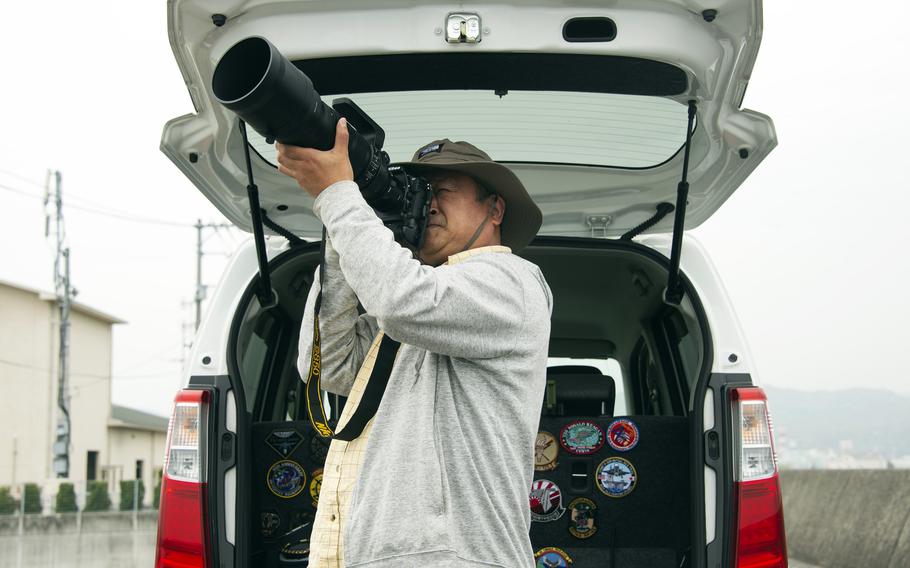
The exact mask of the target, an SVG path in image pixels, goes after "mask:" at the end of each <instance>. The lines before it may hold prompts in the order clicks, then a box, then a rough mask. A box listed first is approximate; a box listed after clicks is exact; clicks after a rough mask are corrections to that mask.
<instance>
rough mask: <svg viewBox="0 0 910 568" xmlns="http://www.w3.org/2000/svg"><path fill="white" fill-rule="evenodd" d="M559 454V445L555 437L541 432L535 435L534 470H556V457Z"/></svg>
mask: <svg viewBox="0 0 910 568" xmlns="http://www.w3.org/2000/svg"><path fill="white" fill-rule="evenodd" d="M558 454H559V444H557V443H556V436H554V435H553V434H550V433H549V432H544V431H543V430H541V431H540V432H538V433H537V441H536V442H535V443H534V469H535V470H537V471H552V470H554V469H556V465H557V464H556V457H557V455H558Z"/></svg>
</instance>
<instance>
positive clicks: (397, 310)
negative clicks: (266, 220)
mask: <svg viewBox="0 0 910 568" xmlns="http://www.w3.org/2000/svg"><path fill="white" fill-rule="evenodd" d="M314 211H315V213H316V214H317V215H318V216H319V218H320V219H321V220H322V222H323V224H324V225H325V226H326V229H327V231H328V234H329V236H330V238H331V239H332V243H333V246H334V247H335V249H336V250H337V251H338V255H339V265H340V267H341V271H342V273H343V274H344V279H345V280H346V281H347V283H348V284H349V285H350V286H351V288H352V289H353V290H354V292H355V293H356V294H357V297H358V298H360V301H361V303H362V304H363V306H364V308H365V309H366V311H367V313H368V314H370V315H372V316H374V317H375V318H376V320H377V323H378V325H379V328H380V329H382V330H383V331H384V332H385V333H386V334H387V335H388V336H389V337H391V338H392V339H395V340H397V341H399V342H401V343H406V344H408V345H413V346H416V347H421V348H423V349H427V350H428V351H431V352H434V353H439V354H442V355H449V356H452V357H471V358H490V357H498V356H501V355H505V354H507V353H509V352H510V351H512V350H513V349H514V347H515V345H516V342H517V341H518V338H517V337H516V333H515V328H516V327H518V325H519V324H520V323H521V320H522V318H523V317H524V314H525V310H524V308H525V296H526V294H527V291H526V290H525V284H524V283H525V282H526V281H527V280H528V278H525V277H523V275H521V274H519V270H517V269H516V268H515V266H514V264H511V263H506V262H502V260H503V259H497V258H495V257H497V256H499V255H494V254H483V255H477V256H476V257H472V258H470V259H468V260H466V261H464V262H461V263H458V264H455V265H452V266H448V265H443V266H439V267H431V266H426V265H423V264H421V263H420V262H419V261H418V260H417V259H415V258H413V255H412V253H411V252H410V251H409V250H407V249H405V248H403V247H402V246H401V245H399V244H398V243H396V242H395V240H394V236H393V234H392V232H391V231H390V230H389V229H388V228H386V227H385V226H384V225H383V223H382V221H380V220H379V218H378V217H377V216H376V214H375V213H374V212H373V210H372V209H371V208H370V206H369V205H368V204H367V203H366V201H365V200H364V199H363V197H362V196H361V194H360V191H359V190H358V188H357V185H356V184H355V183H354V182H350V181H342V182H338V183H335V184H333V185H331V186H329V187H328V188H326V189H325V190H324V191H323V192H322V193H321V194H320V195H319V197H317V199H316V202H315V205H314Z"/></svg>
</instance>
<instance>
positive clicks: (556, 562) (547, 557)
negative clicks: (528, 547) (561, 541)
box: [534, 546, 572, 568]
mask: <svg viewBox="0 0 910 568" xmlns="http://www.w3.org/2000/svg"><path fill="white" fill-rule="evenodd" d="M534 558H535V559H536V560H537V563H536V564H535V565H534V566H535V568H568V566H569V564H571V563H572V559H571V558H570V557H569V555H568V554H566V551H565V550H563V549H561V548H556V547H555V546H548V547H546V548H541V549H540V550H538V551H537V552H535V553H534Z"/></svg>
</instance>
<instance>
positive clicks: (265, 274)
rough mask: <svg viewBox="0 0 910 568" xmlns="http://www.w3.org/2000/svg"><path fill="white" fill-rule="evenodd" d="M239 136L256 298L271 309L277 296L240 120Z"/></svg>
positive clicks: (242, 125)
mask: <svg viewBox="0 0 910 568" xmlns="http://www.w3.org/2000/svg"><path fill="white" fill-rule="evenodd" d="M239 122H240V134H241V136H242V137H243V156H244V158H245V159H246V175H247V178H248V180H249V183H248V184H247V186H246V195H247V198H248V199H249V201H250V220H251V221H252V223H253V241H254V242H255V243H256V259H257V260H258V261H259V286H258V288H257V290H256V296H257V297H258V298H259V304H260V305H261V306H262V307H263V308H271V307H274V306H276V305H277V304H278V296H277V295H276V294H275V291H274V290H272V280H271V278H270V276H269V258H268V256H267V255H266V252H265V231H264V230H263V228H262V209H260V207H259V188H258V187H256V183H255V182H254V181H253V164H252V162H251V161H250V145H249V143H248V142H247V137H246V124H244V122H243V120H240V121H239Z"/></svg>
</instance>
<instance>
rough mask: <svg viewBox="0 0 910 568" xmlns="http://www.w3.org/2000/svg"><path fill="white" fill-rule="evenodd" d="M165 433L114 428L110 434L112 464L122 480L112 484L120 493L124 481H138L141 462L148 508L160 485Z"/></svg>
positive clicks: (110, 430)
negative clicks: (141, 463)
mask: <svg viewBox="0 0 910 568" xmlns="http://www.w3.org/2000/svg"><path fill="white" fill-rule="evenodd" d="M166 438H167V433H166V432H154V431H150V430H139V429H134V428H127V427H120V426H116V427H115V426H111V427H110V429H109V430H108V444H109V448H110V453H109V456H110V464H116V467H115V469H116V471H118V472H119V473H118V475H119V477H118V478H117V479H116V480H113V482H114V483H116V484H117V488H116V489H119V482H120V481H121V480H130V479H135V477H136V460H142V462H143V466H142V483H143V484H144V485H145V499H144V503H145V504H146V505H147V506H149V505H151V503H152V497H153V494H154V491H155V486H156V485H157V483H158V479H159V475H158V472H159V471H160V470H161V468H162V466H163V462H164V444H165V441H166Z"/></svg>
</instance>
